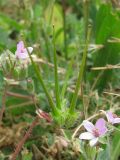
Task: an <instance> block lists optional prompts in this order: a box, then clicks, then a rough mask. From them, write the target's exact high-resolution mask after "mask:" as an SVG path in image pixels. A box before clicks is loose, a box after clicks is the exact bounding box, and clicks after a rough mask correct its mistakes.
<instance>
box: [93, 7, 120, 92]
mask: <svg viewBox="0 0 120 160" xmlns="http://www.w3.org/2000/svg"><path fill="white" fill-rule="evenodd" d="M95 23H96V27H95V29H96V30H95V41H96V44H97V45H99V44H102V45H104V47H103V48H102V49H101V50H99V51H98V52H97V53H95V54H94V55H93V61H94V67H101V66H106V65H107V64H111V65H115V64H117V63H119V59H120V43H119V42H118V43H117V42H116V43H114V42H112V41H111V42H110V41H109V40H110V39H112V38H113V37H116V38H120V29H119V26H120V18H119V17H118V14H117V12H116V11H115V10H114V11H113V10H112V7H111V5H108V4H103V5H101V7H100V9H99V10H98V13H97V16H96V22H95ZM98 74H99V71H93V72H92V80H93V79H94V78H96V76H97V75H98ZM113 76H114V72H113V70H106V71H104V73H103V75H102V77H101V78H100V79H99V81H98V84H97V87H98V88H99V90H103V88H104V87H106V84H108V82H112V77H113Z"/></svg>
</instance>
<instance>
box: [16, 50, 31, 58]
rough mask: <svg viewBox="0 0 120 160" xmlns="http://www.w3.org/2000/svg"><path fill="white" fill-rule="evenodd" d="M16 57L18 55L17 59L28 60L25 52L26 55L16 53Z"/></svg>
mask: <svg viewBox="0 0 120 160" xmlns="http://www.w3.org/2000/svg"><path fill="white" fill-rule="evenodd" d="M15 55H16V57H17V58H19V59H26V58H28V53H27V51H25V52H24V53H19V52H17V51H16V52H15Z"/></svg>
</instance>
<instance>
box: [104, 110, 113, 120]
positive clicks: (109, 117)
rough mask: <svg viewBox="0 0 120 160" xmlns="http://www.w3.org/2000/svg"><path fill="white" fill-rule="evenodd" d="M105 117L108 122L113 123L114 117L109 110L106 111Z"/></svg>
mask: <svg viewBox="0 0 120 160" xmlns="http://www.w3.org/2000/svg"><path fill="white" fill-rule="evenodd" d="M106 117H107V120H108V122H110V123H114V117H113V113H112V112H111V111H108V112H106Z"/></svg>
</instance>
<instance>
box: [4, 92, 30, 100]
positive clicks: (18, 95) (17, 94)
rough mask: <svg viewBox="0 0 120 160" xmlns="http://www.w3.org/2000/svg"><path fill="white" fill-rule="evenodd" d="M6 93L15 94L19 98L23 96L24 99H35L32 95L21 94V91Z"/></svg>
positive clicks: (8, 93)
mask: <svg viewBox="0 0 120 160" xmlns="http://www.w3.org/2000/svg"><path fill="white" fill-rule="evenodd" d="M6 94H7V95H8V96H14V97H17V98H23V99H29V100H33V97H32V96H27V95H23V94H19V93H14V92H10V91H8V92H6Z"/></svg>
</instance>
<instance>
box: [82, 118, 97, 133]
mask: <svg viewBox="0 0 120 160" xmlns="http://www.w3.org/2000/svg"><path fill="white" fill-rule="evenodd" d="M83 126H84V127H85V129H86V130H87V131H88V132H91V133H92V131H93V130H94V129H95V126H94V125H93V124H92V123H91V122H89V121H87V120H85V121H83Z"/></svg>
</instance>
